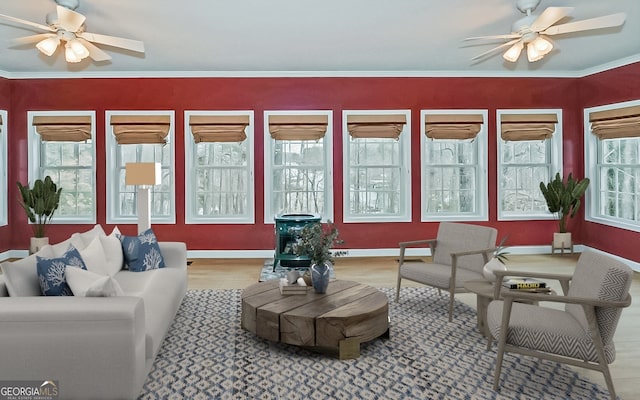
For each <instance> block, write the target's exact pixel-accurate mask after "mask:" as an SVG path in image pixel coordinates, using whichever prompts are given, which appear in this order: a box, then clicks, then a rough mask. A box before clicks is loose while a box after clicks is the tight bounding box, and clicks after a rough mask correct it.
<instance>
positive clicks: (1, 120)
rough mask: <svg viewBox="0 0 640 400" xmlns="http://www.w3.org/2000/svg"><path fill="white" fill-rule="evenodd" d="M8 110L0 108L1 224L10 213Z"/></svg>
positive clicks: (3, 223) (6, 220)
mask: <svg viewBox="0 0 640 400" xmlns="http://www.w3.org/2000/svg"><path fill="white" fill-rule="evenodd" d="M7 137H8V135H7V112H6V111H5V110H0V169H2V171H1V172H0V193H2V196H0V226H4V225H7V223H8V219H9V218H8V215H9V205H8V203H7V200H8V199H9V187H8V186H7V180H8V177H7V170H8V169H9V163H8V161H7V146H8V140H7Z"/></svg>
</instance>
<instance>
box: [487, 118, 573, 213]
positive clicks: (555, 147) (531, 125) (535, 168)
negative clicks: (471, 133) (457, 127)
mask: <svg viewBox="0 0 640 400" xmlns="http://www.w3.org/2000/svg"><path fill="white" fill-rule="evenodd" d="M497 126H498V133H497V135H496V136H497V142H498V145H497V149H498V168H497V172H498V179H497V182H498V220H501V221H505V220H518V219H552V218H554V217H553V215H551V214H550V213H549V211H548V209H547V203H546V202H545V200H544V196H543V195H542V192H541V191H540V182H549V180H551V179H553V177H554V176H555V175H556V173H557V172H559V173H560V175H562V110H498V111H497Z"/></svg>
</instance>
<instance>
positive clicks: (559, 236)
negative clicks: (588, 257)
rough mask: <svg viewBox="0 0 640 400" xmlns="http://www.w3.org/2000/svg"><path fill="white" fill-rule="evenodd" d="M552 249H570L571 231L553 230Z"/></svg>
mask: <svg viewBox="0 0 640 400" xmlns="http://www.w3.org/2000/svg"><path fill="white" fill-rule="evenodd" d="M553 248H554V249H570V248H571V232H563V233H560V232H555V233H554V234H553Z"/></svg>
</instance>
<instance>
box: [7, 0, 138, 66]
mask: <svg viewBox="0 0 640 400" xmlns="http://www.w3.org/2000/svg"><path fill="white" fill-rule="evenodd" d="M55 1H56V3H57V4H58V5H57V6H56V12H54V13H49V14H48V15H47V16H46V21H47V25H43V24H39V23H36V22H31V21H27V20H23V19H20V18H15V17H11V16H8V15H3V14H0V18H3V19H6V20H8V21H11V22H17V23H20V24H23V25H28V26H29V27H31V28H36V29H38V30H41V31H45V32H47V33H41V34H37V35H32V36H26V37H22V38H17V39H14V40H13V42H14V43H16V44H21V45H22V44H30V43H36V42H37V44H36V48H37V49H38V50H39V51H40V52H42V54H44V55H46V56H49V57H50V56H52V55H53V54H55V52H56V50H57V49H58V47H60V44H61V43H62V42H64V48H65V49H64V52H65V60H66V61H67V62H68V63H78V62H80V61H82V60H84V59H85V58H87V57H90V58H91V59H92V60H94V61H96V62H99V61H108V60H110V59H111V56H110V55H109V54H107V53H106V52H104V51H103V50H101V49H100V48H99V47H97V46H96V45H95V44H94V43H97V44H104V45H107V46H112V47H118V48H121V49H125V50H130V51H134V52H139V53H144V43H143V42H141V41H138V40H132V39H124V38H119V37H116V36H107V35H101V34H97V33H89V32H86V31H85V20H86V17H85V16H84V15H82V14H80V13H78V12H76V11H73V10H74V9H76V8H77V7H78V5H79V1H78V0H55Z"/></svg>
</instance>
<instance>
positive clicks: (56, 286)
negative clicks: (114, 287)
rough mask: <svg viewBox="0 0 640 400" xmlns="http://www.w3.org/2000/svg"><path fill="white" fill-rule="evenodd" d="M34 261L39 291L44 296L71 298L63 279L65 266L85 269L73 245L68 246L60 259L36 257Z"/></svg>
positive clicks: (71, 293) (71, 294) (69, 290)
mask: <svg viewBox="0 0 640 400" xmlns="http://www.w3.org/2000/svg"><path fill="white" fill-rule="evenodd" d="M36 260H37V261H36V264H37V265H36V268H37V270H38V280H39V282H40V289H41V290H42V294H44V295H45V296H73V292H72V291H71V288H69V285H68V284H67V280H66V278H65V270H66V267H67V265H70V266H72V267H76V268H82V269H87V267H86V265H85V264H84V261H82V257H81V256H80V252H79V251H78V250H77V249H76V248H75V247H73V245H69V250H67V252H66V253H64V254H63V255H62V257H60V258H42V257H39V256H36Z"/></svg>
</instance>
